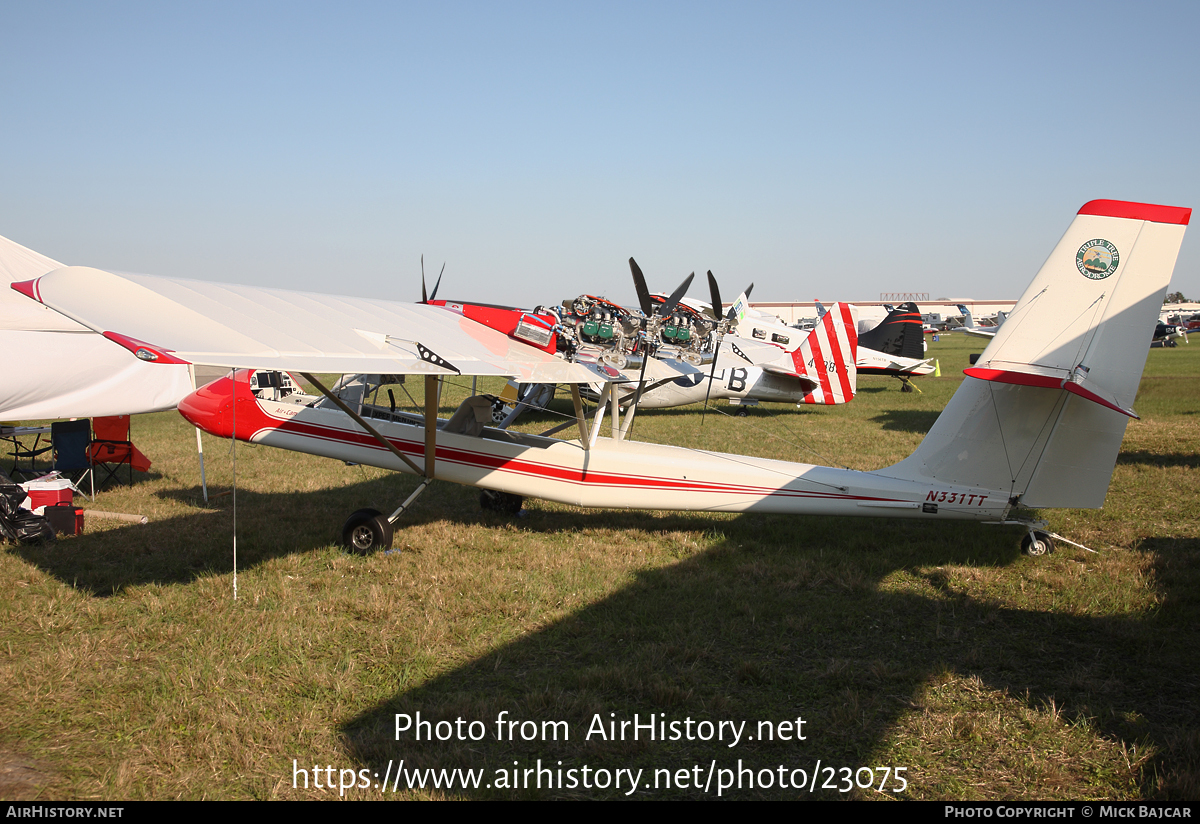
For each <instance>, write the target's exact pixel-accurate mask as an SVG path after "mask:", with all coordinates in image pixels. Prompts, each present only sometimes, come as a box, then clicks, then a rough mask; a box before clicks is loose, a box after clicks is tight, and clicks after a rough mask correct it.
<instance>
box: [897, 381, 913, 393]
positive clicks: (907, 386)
mask: <svg viewBox="0 0 1200 824" xmlns="http://www.w3.org/2000/svg"><path fill="white" fill-rule="evenodd" d="M900 391H901V392H911V391H913V387H912V384H911V383H909V382H908V381H900Z"/></svg>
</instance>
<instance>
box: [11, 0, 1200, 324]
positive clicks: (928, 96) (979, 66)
mask: <svg viewBox="0 0 1200 824" xmlns="http://www.w3.org/2000/svg"><path fill="white" fill-rule="evenodd" d="M833 5H834V4H827V3H823V4H811V3H800V2H791V3H739V4H736V5H735V4H733V3H719V4H717V3H700V2H687V3H629V4H622V3H616V2H603V3H595V4H585V3H577V2H559V3H500V2H489V3H436V4H435V3H430V2H421V3H408V4H405V3H398V2H388V3H368V2H353V3H338V4H334V3H303V2H287V3H268V2H240V3H219V2H214V3H188V4H184V3H165V2H153V3H105V2H87V3H72V2H13V0H0V34H2V42H3V46H2V47H0V112H2V113H3V120H2V127H0V149H2V150H3V151H2V152H0V235H4V236H6V237H9V238H11V239H13V240H15V241H17V242H18V243H22V244H24V245H26V246H29V247H31V248H33V249H35V250H37V251H39V252H42V253H44V254H47V255H49V256H51V257H54V258H57V259H59V260H62V261H64V262H66V263H73V264H87V265H94V266H99V267H104V268H112V269H117V270H124V271H137V272H149V273H153V274H165V275H177V276H183V277H195V278H203V279H208V280H225V281H234V282H245V283H257V284H263V285H273V286H283V287H291V288H299V289H311V290H317V291H331V292H339V293H347V294H360V295H374V296H379V297H388V298H395V299H403V300H412V299H417V298H418V297H419V294H420V283H419V271H420V270H419V257H420V255H421V254H422V253H424V255H425V260H426V268H427V270H431V272H432V274H433V275H436V272H437V269H439V268H440V266H441V264H442V262H443V261H445V262H446V264H447V266H446V280H445V283H444V285H443V287H442V296H444V297H459V298H469V299H476V300H484V301H493V302H511V303H517V304H521V305H532V304H536V303H549V302H554V301H558V300H560V299H562V298H565V297H571V296H574V295H576V294H578V293H580V292H585V291H586V292H592V293H602V294H606V295H608V296H610V297H613V298H614V299H617V300H622V301H626V302H632V301H633V290H632V287H631V285H630V280H629V270H628V266H627V264H626V260H627V259H628V258H629V257H630V256H631V255H632V256H634V257H636V258H637V259H638V262H639V263H640V264H641V265H642V268H643V269H644V270H645V271H646V273H647V275H648V277H649V279H650V281H651V286H652V288H658V289H664V290H669V289H670V288H672V287H673V286H674V285H675V284H676V283H678V281H679V280H680V279H682V277H683V276H684V275H686V274H687V273H688V272H690V271H692V270H696V271H697V272H700V273H702V272H703V271H704V270H705V269H709V268H711V269H712V270H713V271H714V272H715V273H716V274H717V275H718V277H719V278H720V279H721V282H722V284H723V286H724V289H723V291H724V292H725V293H726V296H727V297H729V298H732V297H733V296H734V295H735V294H736V292H737V291H739V290H740V289H741V288H742V286H744V285H745V283H747V282H749V281H755V282H756V284H757V287H756V291H755V297H756V298H760V299H763V300H793V299H794V300H807V299H812V298H814V297H819V298H822V299H823V300H827V301H828V300H837V299H848V300H860V301H866V300H873V299H877V298H878V296H879V293H880V292H895V291H913V292H928V293H930V295H931V297H935V298H936V297H942V296H948V297H960V296H965V297H975V298H1015V297H1016V296H1017V295H1019V294H1020V292H1021V290H1022V289H1023V288H1024V287H1025V285H1026V284H1027V283H1028V281H1029V280H1030V278H1031V277H1032V276H1033V274H1034V272H1035V271H1036V270H1037V268H1038V266H1040V264H1041V262H1042V261H1043V260H1044V259H1045V257H1046V255H1047V254H1048V253H1049V252H1050V250H1051V248H1052V246H1053V244H1054V243H1055V242H1056V241H1057V239H1058V238H1059V236H1060V235H1061V234H1062V232H1063V231H1064V230H1065V229H1066V227H1067V224H1068V223H1069V221H1070V219H1071V216H1072V215H1073V214H1074V212H1075V211H1076V210H1077V209H1078V208H1079V206H1081V205H1082V204H1083V203H1084V202H1086V201H1088V200H1091V199H1094V198H1115V199H1125V200H1140V201H1147V202H1152V203H1165V204H1169V205H1175V206H1191V207H1200V158H1198V154H1197V147H1198V146H1200V128H1198V127H1200V123H1198V109H1200V105H1198V104H1200V96H1198V93H1197V84H1198V83H1200V45H1197V41H1196V37H1197V32H1198V31H1200V25H1198V24H1200V4H1198V3H1195V2H1158V3H1154V2H1147V3H1132V2H1130V3H1103V2H1082V3H1069V2H1061V3H1055V2H1039V3H1029V4H1019V3H1004V4H999V3H997V4H993V5H987V4H981V3H893V2H888V3H844V4H836V8H833V7H832V6H833ZM1196 223H1197V225H1196V226H1193V227H1192V228H1191V229H1190V234H1189V236H1188V237H1187V239H1185V241H1184V248H1183V252H1182V254H1181V256H1180V261H1179V264H1178V266H1177V267H1176V272H1175V279H1174V281H1173V283H1172V288H1173V289H1180V290H1182V291H1184V292H1185V293H1187V294H1188V295H1189V296H1191V297H1200V237H1198V236H1197V235H1200V215H1198V217H1197V220H1196ZM693 294H695V295H696V296H703V294H704V290H703V289H702V288H694V289H693Z"/></svg>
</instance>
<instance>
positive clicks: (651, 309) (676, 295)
mask: <svg viewBox="0 0 1200 824" xmlns="http://www.w3.org/2000/svg"><path fill="white" fill-rule="evenodd" d="M629 270H630V271H631V272H633V288H634V289H636V290H637V296H638V303H639V304H640V306H641V308H642V320H641V331H642V368H641V373H640V374H639V375H638V388H637V392H635V393H634V395H633V404H632V405H631V406H630V407H629V413H630V414H631V415H632V414H634V413H635V411H636V410H637V405H638V403H639V402H640V401H641V400H642V389H644V388H645V386H646V364H648V363H649V362H650V339H651V338H652V337H657V336H658V335H657V331H658V324H659V323H660V322H661V321H662V320H663V319H664V318H667V317H669V316H670V315H671V313H672V312H674V311H675V307H676V306H678V305H679V301H680V300H682V299H683V296H684V295H685V294H687V290H688V287H689V286H691V285H692V280H693V279H694V278H695V277H696V273H695V272H692V273H691V274H690V275H688V276H687V277H686V278H684V279H683V283H681V284H679V285H678V286H677V287H675V291H674V292H672V293H671V296H670V297H669V298H667V300H666V302H665V303H663V304H662V305H661V306H658V307H655V306H654V302H653V301H652V300H650V290H649V289H648V288H647V287H646V276H645V275H643V274H642V268H641V267H640V266H638V265H637V261H636V260H634V259H633V258H630V259H629ZM652 332H653V334H651V333H652ZM629 432H630V433H631V434H632V432H633V422H632V421H630V424H629Z"/></svg>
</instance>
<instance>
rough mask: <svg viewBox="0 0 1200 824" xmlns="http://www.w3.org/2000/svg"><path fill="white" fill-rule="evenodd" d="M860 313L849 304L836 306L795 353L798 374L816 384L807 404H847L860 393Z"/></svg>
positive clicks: (806, 399)
mask: <svg viewBox="0 0 1200 824" xmlns="http://www.w3.org/2000/svg"><path fill="white" fill-rule="evenodd" d="M857 315H858V313H857V311H856V310H855V308H854V307H853V306H851V305H849V304H847V303H835V304H833V306H831V307H829V311H828V312H826V313H825V315H824V317H822V318H821V320H820V322H819V323H818V324H817V327H816V328H815V329H813V330H812V331H811V332H809V333H808V337H807V338H805V340H804V343H802V344H800V346H799V347H798V348H797V349H796V351H794V352H792V361H793V362H794V363H795V365H796V371H797V372H798V373H800V374H801V375H807V376H808V377H810V378H812V379H813V380H815V381H817V383H818V386H817V387H816V388H814V389H813V390H812V391H811V392H809V393H808V394H807V395H805V396H804V403H819V404H835V403H846V402H847V401H849V400H851V399H853V398H854V393H855V392H856V391H857V390H858V370H857V369H856V368H855V366H854V361H855V359H856V358H857V356H858V331H857V329H858V317H857Z"/></svg>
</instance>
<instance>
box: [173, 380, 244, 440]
mask: <svg viewBox="0 0 1200 824" xmlns="http://www.w3.org/2000/svg"><path fill="white" fill-rule="evenodd" d="M233 391H234V382H233V381H232V380H230V379H229V378H218V379H217V380H215V381H213V382H212V383H210V384H207V385H205V386H202V387H200V388H199V389H197V390H196V391H195V392H193V393H192V394H190V395H188V396H187V397H186V398H184V399H183V400H182V401H180V402H179V414H180V415H183V417H184V418H185V419H186V420H187V422H188V423H190V424H191V425H192V426H195V427H196V428H198V429H203V430H204V431H205V432H207V433H209V434H210V435H216V436H218V437H221V438H232V437H233V421H232V418H233V416H232V415H231V414H230V410H231V409H232V408H233Z"/></svg>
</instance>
